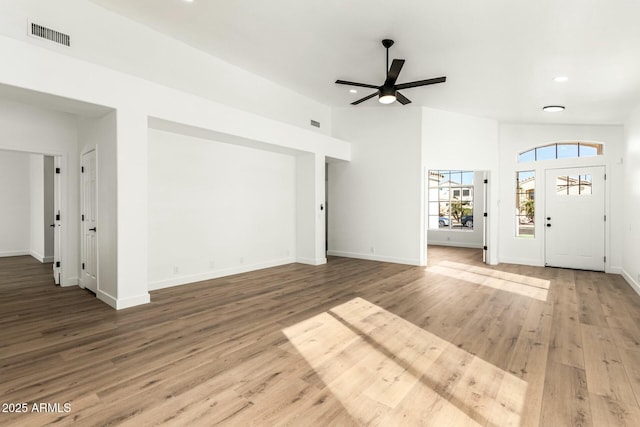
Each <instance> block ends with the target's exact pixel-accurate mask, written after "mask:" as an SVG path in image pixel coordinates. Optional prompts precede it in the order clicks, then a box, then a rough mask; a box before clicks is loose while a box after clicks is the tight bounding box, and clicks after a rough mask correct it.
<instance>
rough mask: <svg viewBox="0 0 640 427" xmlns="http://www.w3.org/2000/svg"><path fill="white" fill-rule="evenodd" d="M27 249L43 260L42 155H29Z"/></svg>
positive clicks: (39, 259)
mask: <svg viewBox="0 0 640 427" xmlns="http://www.w3.org/2000/svg"><path fill="white" fill-rule="evenodd" d="M29 196H30V205H29V219H30V226H29V228H30V232H29V240H30V244H29V251H30V253H31V256H32V257H34V258H35V259H37V260H38V261H40V262H44V228H43V224H44V156H43V155H42V154H31V155H29Z"/></svg>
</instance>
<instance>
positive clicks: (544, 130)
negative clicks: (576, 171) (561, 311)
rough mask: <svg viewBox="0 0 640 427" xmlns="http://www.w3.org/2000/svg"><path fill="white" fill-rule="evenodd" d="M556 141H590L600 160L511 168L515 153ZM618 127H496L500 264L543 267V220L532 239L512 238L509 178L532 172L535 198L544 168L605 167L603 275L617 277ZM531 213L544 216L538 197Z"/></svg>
mask: <svg viewBox="0 0 640 427" xmlns="http://www.w3.org/2000/svg"><path fill="white" fill-rule="evenodd" d="M560 141H593V142H601V143H604V155H603V156H598V157H590V158H581V159H559V160H547V161H539V162H528V163H520V164H519V163H517V157H518V153H520V152H523V151H526V150H528V149H530V148H534V147H537V146H540V145H545V144H548V143H553V142H560ZM623 142H624V135H623V127H622V126H583V125H519V124H502V125H501V126H500V151H499V156H500V193H499V202H500V253H499V257H500V262H507V263H516V264H527V265H544V239H543V236H544V234H543V233H544V232H543V229H544V221H543V220H544V215H540V214H536V219H535V230H536V237H535V238H533V239H522V238H517V237H515V215H514V209H515V173H516V171H517V170H535V171H536V194H537V195H542V194H544V192H543V191H542V189H543V188H544V171H545V169H547V168H559V167H571V166H577V165H604V166H605V167H606V173H607V181H606V202H605V203H606V215H607V223H606V226H605V227H606V243H605V244H606V248H605V253H606V256H607V264H606V267H605V268H606V271H607V272H610V273H620V271H621V264H622V250H621V249H622V241H623V240H622V226H621V225H622V224H623V223H624V221H626V220H625V215H624V214H623V211H622V201H623V199H624V198H625V196H624V193H623V185H624V175H623V169H622V164H621V159H622V152H623ZM536 212H544V197H541V196H540V197H536Z"/></svg>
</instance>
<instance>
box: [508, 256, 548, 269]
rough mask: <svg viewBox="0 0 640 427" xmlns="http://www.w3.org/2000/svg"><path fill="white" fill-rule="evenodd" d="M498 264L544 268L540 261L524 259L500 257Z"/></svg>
mask: <svg viewBox="0 0 640 427" xmlns="http://www.w3.org/2000/svg"><path fill="white" fill-rule="evenodd" d="M498 262H499V263H505V264H519V265H530V266H532V267H544V262H540V261H538V262H536V261H532V260H530V259H526V258H509V257H506V258H505V257H502V258H500V260H499V261H498Z"/></svg>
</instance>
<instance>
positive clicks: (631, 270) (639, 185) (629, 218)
mask: <svg viewBox="0 0 640 427" xmlns="http://www.w3.org/2000/svg"><path fill="white" fill-rule="evenodd" d="M623 158H624V170H623V174H624V175H623V176H624V191H623V193H622V194H623V196H622V197H623V199H624V202H623V206H622V214H623V215H622V217H620V219H619V221H620V222H621V225H622V227H621V228H622V236H623V238H622V275H623V276H624V278H625V279H626V280H627V282H629V284H630V285H631V286H633V288H634V289H635V290H636V292H638V293H639V294H640V225H639V224H638V221H637V220H636V219H635V217H636V213H637V212H640V106H639V107H638V108H636V109H635V111H634V112H633V113H632V115H631V117H630V118H629V120H628V121H627V122H626V123H625V144H624V155H623Z"/></svg>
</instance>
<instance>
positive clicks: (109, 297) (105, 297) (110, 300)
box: [96, 289, 118, 310]
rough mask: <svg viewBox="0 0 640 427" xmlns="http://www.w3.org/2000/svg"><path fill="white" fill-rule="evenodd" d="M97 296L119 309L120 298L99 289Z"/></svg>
mask: <svg viewBox="0 0 640 427" xmlns="http://www.w3.org/2000/svg"><path fill="white" fill-rule="evenodd" d="M96 297H98V299H99V300H100V301H102V302H104V303H106V304H108V305H110V306H111V307H112V308H115V309H116V310H117V309H118V300H117V299H116V298H115V297H114V296H113V295H110V294H108V293H106V292H105V291H102V290H100V289H98V292H97V293H96Z"/></svg>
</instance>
